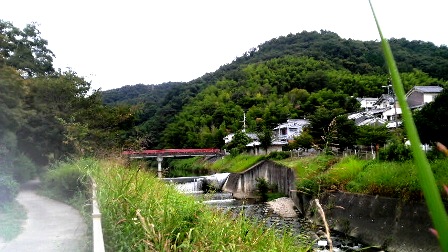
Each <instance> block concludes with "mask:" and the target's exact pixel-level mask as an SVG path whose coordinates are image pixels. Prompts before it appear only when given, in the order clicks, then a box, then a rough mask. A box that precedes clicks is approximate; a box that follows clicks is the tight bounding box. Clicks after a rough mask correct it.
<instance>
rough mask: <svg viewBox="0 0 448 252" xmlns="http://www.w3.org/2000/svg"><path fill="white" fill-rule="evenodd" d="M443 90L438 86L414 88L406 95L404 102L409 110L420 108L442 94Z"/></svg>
mask: <svg viewBox="0 0 448 252" xmlns="http://www.w3.org/2000/svg"><path fill="white" fill-rule="evenodd" d="M442 90H443V88H442V87H439V86H414V87H413V88H412V89H411V90H409V92H408V93H407V94H406V100H407V102H408V105H409V108H411V109H416V108H420V107H422V106H423V105H425V104H426V103H430V102H432V101H434V99H435V98H436V97H437V95H439V93H440V92H442Z"/></svg>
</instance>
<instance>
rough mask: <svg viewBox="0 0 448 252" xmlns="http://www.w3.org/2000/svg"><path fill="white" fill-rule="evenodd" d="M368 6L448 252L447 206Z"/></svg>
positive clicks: (427, 198) (386, 45)
mask: <svg viewBox="0 0 448 252" xmlns="http://www.w3.org/2000/svg"><path fill="white" fill-rule="evenodd" d="M369 4H370V8H371V10H372V14H373V17H374V19H375V23H376V26H377V29H378V33H379V35H380V38H381V46H382V48H383V54H384V58H385V59H386V62H387V66H388V68H389V72H390V75H391V78H392V86H393V89H394V92H395V94H396V96H397V99H398V103H399V104H400V107H401V110H402V117H403V123H404V127H405V129H406V133H407V136H408V138H409V141H410V142H411V150H412V156H413V157H414V162H415V164H416V168H417V169H416V171H417V176H418V180H419V183H420V186H421V188H422V191H423V194H424V197H425V201H426V204H427V206H428V208H429V212H430V215H431V218H432V222H433V224H434V227H435V232H436V233H437V236H438V238H439V242H440V246H441V248H442V250H443V251H448V215H447V213H446V209H445V205H444V204H443V202H442V196H441V194H440V193H439V189H438V187H437V183H436V180H435V177H434V174H433V172H432V170H431V166H430V164H429V162H428V159H427V158H426V155H425V153H424V152H423V150H422V149H421V148H420V146H421V142H420V137H419V135H418V132H417V128H416V127H415V123H414V119H413V117H412V113H411V110H410V109H409V106H408V104H407V101H406V95H405V92H404V88H403V84H402V82H401V78H400V74H399V72H398V68H397V66H396V64H395V59H394V56H393V54H392V50H391V49H390V45H389V43H388V41H387V40H386V39H384V37H383V33H382V31H381V28H380V25H379V22H378V19H377V17H376V15H375V11H374V9H373V6H372V3H371V1H370V0H369ZM397 13H398V10H397Z"/></svg>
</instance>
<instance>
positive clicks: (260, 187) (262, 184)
mask: <svg viewBox="0 0 448 252" xmlns="http://www.w3.org/2000/svg"><path fill="white" fill-rule="evenodd" d="M256 181H257V192H258V195H259V196H260V200H261V201H263V202H266V201H267V200H268V192H269V187H270V185H269V182H268V181H267V180H266V179H265V178H256Z"/></svg>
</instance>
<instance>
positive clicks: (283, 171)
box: [223, 161, 295, 198]
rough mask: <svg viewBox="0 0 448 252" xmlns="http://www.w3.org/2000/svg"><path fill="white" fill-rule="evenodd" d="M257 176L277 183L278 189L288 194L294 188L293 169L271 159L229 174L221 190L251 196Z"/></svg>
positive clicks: (240, 195) (246, 196) (241, 196)
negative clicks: (240, 171)
mask: <svg viewBox="0 0 448 252" xmlns="http://www.w3.org/2000/svg"><path fill="white" fill-rule="evenodd" d="M257 178H264V179H266V180H267V181H268V182H269V183H271V184H275V185H277V187H278V191H279V192H281V193H284V194H285V195H288V196H290V195H291V190H294V189H295V175H294V171H293V170H291V169H289V168H287V167H284V166H280V165H278V164H275V163H274V162H272V161H261V162H259V163H257V164H255V165H254V166H252V167H251V168H249V169H248V170H246V171H244V172H242V173H232V174H230V175H229V177H228V178H227V182H226V183H225V184H224V187H223V191H225V192H231V193H233V195H234V197H235V198H253V197H255V194H256V190H257V181H256V179H257Z"/></svg>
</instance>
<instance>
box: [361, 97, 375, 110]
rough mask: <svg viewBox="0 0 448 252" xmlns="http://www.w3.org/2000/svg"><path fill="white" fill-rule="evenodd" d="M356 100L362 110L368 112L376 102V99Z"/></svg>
mask: <svg viewBox="0 0 448 252" xmlns="http://www.w3.org/2000/svg"><path fill="white" fill-rule="evenodd" d="M356 100H357V101H358V102H359V103H360V104H361V108H362V109H364V110H370V109H373V108H374V104H375V102H376V101H377V100H378V98H372V97H364V98H356Z"/></svg>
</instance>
